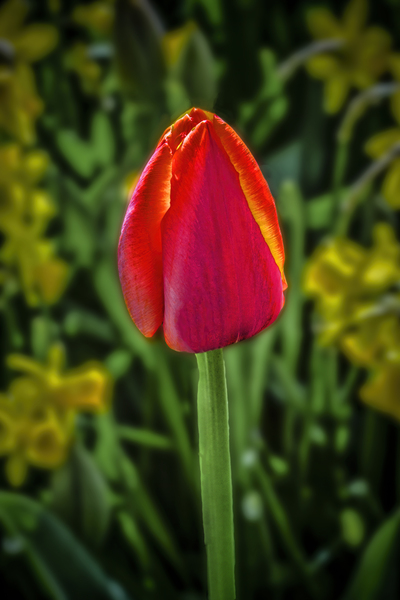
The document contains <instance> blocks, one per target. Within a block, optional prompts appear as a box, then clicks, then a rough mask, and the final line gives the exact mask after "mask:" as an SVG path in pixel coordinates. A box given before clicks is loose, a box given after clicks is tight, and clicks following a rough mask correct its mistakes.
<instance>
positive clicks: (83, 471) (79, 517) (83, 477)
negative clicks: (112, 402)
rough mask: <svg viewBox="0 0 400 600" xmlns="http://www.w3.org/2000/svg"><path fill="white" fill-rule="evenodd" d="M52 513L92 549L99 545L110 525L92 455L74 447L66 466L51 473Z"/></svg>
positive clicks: (105, 493)
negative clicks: (93, 546) (89, 544)
mask: <svg viewBox="0 0 400 600" xmlns="http://www.w3.org/2000/svg"><path fill="white" fill-rule="evenodd" d="M52 492H53V497H52V503H51V507H52V509H53V510H54V511H55V512H56V513H57V514H58V515H59V516H60V517H61V518H62V520H63V521H64V522H65V523H67V524H68V525H69V526H70V527H71V529H72V530H75V531H76V533H77V534H78V535H79V536H80V537H83V538H84V539H85V540H86V541H87V542H89V543H91V544H92V545H99V544H100V543H101V542H102V540H103V539H104V536H105V534H106V532H107V529H108V525H109V521H110V502H109V496H108V494H109V492H108V488H107V484H106V481H105V479H104V477H103V475H102V473H101V472H100V470H99V468H98V467H97V465H96V463H95V462H94V461H93V459H92V457H91V455H90V454H89V453H88V452H87V451H86V450H85V448H84V447H83V446H81V445H80V444H75V446H74V447H73V449H72V452H71V454H70V457H69V460H68V462H67V463H66V464H65V465H64V466H63V467H61V469H58V470H57V471H55V472H54V474H53V478H52Z"/></svg>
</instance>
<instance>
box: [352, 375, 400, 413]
mask: <svg viewBox="0 0 400 600" xmlns="http://www.w3.org/2000/svg"><path fill="white" fill-rule="evenodd" d="M399 389H400V368H399V365H387V366H384V367H382V368H381V369H379V370H378V371H377V372H375V373H374V374H373V376H372V377H371V379H370V380H369V381H368V382H367V383H366V384H365V385H364V386H363V387H362V388H361V390H360V396H361V399H362V400H363V402H365V403H366V404H368V405H369V406H372V408H375V409H377V410H380V411H382V412H384V413H387V414H389V415H391V416H392V417H394V418H395V419H398V420H400V401H399Z"/></svg>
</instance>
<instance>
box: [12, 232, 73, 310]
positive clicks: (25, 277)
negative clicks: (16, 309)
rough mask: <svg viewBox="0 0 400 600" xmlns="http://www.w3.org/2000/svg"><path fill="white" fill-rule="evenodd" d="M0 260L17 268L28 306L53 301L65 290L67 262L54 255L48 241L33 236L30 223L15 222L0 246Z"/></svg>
mask: <svg viewBox="0 0 400 600" xmlns="http://www.w3.org/2000/svg"><path fill="white" fill-rule="evenodd" d="M0 261H1V262H3V263H4V265H6V266H7V267H9V268H14V269H16V270H17V272H18V275H19V280H20V283H21V288H22V291H23V293H24V295H25V299H26V302H27V303H28V304H29V305H30V306H37V305H38V304H40V303H41V302H43V303H44V304H54V303H55V302H57V301H58V300H59V298H60V297H61V295H62V294H63V292H64V290H65V287H66V285H67V280H68V265H67V263H66V262H65V261H63V260H62V259H60V258H58V257H57V256H55V254H54V248H53V245H52V243H51V242H50V241H48V240H44V239H40V238H38V237H37V233H36V232H35V230H34V225H33V226H32V225H30V224H24V223H22V222H20V223H15V227H14V228H13V230H12V233H11V234H10V235H9V237H8V238H7V240H6V242H5V243H4V245H3V247H2V248H1V250H0Z"/></svg>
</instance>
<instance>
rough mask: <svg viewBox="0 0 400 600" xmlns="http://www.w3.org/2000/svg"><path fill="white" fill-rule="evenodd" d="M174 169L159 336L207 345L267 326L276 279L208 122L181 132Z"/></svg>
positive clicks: (165, 224) (190, 345) (278, 300)
mask: <svg viewBox="0 0 400 600" xmlns="http://www.w3.org/2000/svg"><path fill="white" fill-rule="evenodd" d="M172 172H173V177H172V181H171V206H170V209H169V210H168V212H167V213H166V215H165V217H164V219H163V221H162V251H163V275H164V333H165V339H166V341H167V343H168V345H169V346H171V348H173V349H175V350H179V351H186V352H205V351H208V350H212V349H215V348H221V347H224V346H227V345H229V344H233V343H235V342H238V341H239V340H242V339H245V338H248V337H251V336H253V335H255V334H256V333H258V332H259V331H261V330H262V329H264V328H265V327H267V326H268V325H270V324H271V323H272V322H273V321H274V320H275V319H276V317H277V316H278V314H279V312H280V310H281V308H282V302H283V293H282V278H281V274H280V271H279V268H278V266H277V264H276V263H275V261H274V259H273V257H272V254H271V251H270V249H269V247H268V245H267V244H266V242H265V240H264V238H263V236H262V233H261V230H260V227H259V226H258V225H257V223H256V222H255V220H254V218H253V216H252V213H251V211H250V208H249V205H248V203H247V200H246V198H245V196H244V193H243V191H242V188H241V187H240V183H239V175H238V173H237V172H236V170H235V169H234V167H233V166H232V164H231V162H230V160H229V158H228V156H227V154H226V152H225V150H224V149H223V147H222V145H221V143H220V142H219V140H218V138H217V136H216V134H215V133H214V132H213V129H212V125H211V124H210V122H205V121H204V122H201V123H200V124H198V125H197V126H196V127H195V129H194V130H193V131H192V132H191V133H189V135H188V136H187V137H186V138H185V140H184V142H183V144H182V146H181V147H180V148H179V149H178V150H177V151H176V153H175V155H174V157H173V166H172Z"/></svg>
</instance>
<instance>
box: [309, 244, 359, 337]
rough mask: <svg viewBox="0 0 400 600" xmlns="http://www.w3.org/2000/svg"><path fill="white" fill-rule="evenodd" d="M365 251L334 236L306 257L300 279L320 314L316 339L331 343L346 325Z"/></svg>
mask: <svg viewBox="0 0 400 600" xmlns="http://www.w3.org/2000/svg"><path fill="white" fill-rule="evenodd" d="M366 259H367V253H366V251H365V250H364V248H362V247H361V246H359V245H358V244H356V243H354V242H352V241H351V240H347V239H334V240H330V241H329V242H327V243H326V244H324V245H322V246H320V247H319V248H317V250H316V251H315V253H314V255H313V256H312V257H311V258H310V260H309V262H308V265H307V267H306V270H305V273H304V279H303V288H304V291H305V293H306V294H307V295H309V296H312V297H314V298H315V299H316V302H317V311H318V313H319V314H320V315H321V316H322V322H321V323H320V326H319V334H320V342H321V343H322V344H331V343H332V342H333V341H335V340H336V339H337V338H338V336H339V335H340V334H341V333H342V331H343V330H344V329H345V328H346V327H347V325H348V322H349V319H350V312H349V306H348V305H349V303H351V302H354V299H355V293H356V290H357V278H358V277H359V273H360V271H361V269H362V266H363V265H364V264H365V261H366Z"/></svg>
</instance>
